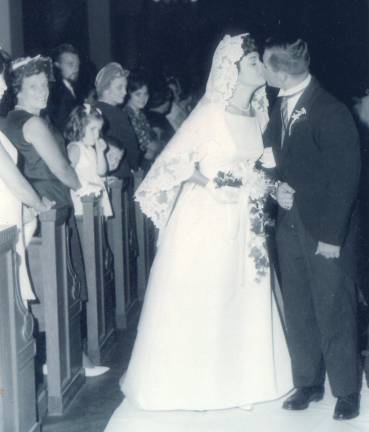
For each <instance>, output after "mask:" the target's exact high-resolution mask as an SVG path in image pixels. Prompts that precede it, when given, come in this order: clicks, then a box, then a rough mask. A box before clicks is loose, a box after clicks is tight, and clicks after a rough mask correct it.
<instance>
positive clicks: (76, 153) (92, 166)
mask: <svg viewBox="0 0 369 432" xmlns="http://www.w3.org/2000/svg"><path fill="white" fill-rule="evenodd" d="M103 124H104V120H103V117H102V113H101V111H100V110H99V109H98V108H94V107H93V106H91V105H90V104H87V103H86V104H83V105H81V106H78V107H76V108H74V110H73V111H72V112H71V115H70V116H69V120H68V123H67V126H66V128H65V133H64V135H65V138H66V140H67V141H68V142H69V144H68V146H67V151H68V157H69V160H70V161H71V164H72V166H73V168H74V169H75V170H76V173H77V175H78V179H79V181H80V183H81V185H82V187H83V188H85V190H86V193H85V194H86V195H88V194H89V193H95V194H96V193H98V194H99V193H101V194H102V198H101V199H100V201H99V203H100V206H101V212H102V214H103V215H104V216H105V217H110V216H112V215H113V212H112V208H111V205H110V199H109V195H108V192H107V190H106V187H105V183H104V177H105V175H106V173H107V170H108V163H107V160H106V156H105V151H106V149H107V145H106V142H105V141H104V140H103V139H102V138H101V137H100V132H101V129H102V127H103ZM71 198H72V201H73V206H74V213H75V215H76V216H82V215H83V205H82V201H81V195H80V194H77V193H76V192H74V191H73V190H72V191H71Z"/></svg>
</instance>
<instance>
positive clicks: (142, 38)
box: [24, 0, 369, 101]
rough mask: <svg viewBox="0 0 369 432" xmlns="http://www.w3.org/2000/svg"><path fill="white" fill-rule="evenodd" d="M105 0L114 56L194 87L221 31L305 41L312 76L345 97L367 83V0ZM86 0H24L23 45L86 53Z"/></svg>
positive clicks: (31, 48) (31, 49)
mask: <svg viewBox="0 0 369 432" xmlns="http://www.w3.org/2000/svg"><path fill="white" fill-rule="evenodd" d="M101 1H110V3H111V8H112V34H113V37H112V52H113V57H114V60H117V61H119V62H121V63H122V64H123V65H124V66H126V67H128V68H129V69H132V68H134V67H137V66H144V67H146V68H147V69H149V70H150V71H151V72H152V73H153V74H154V75H155V73H159V72H160V70H163V69H164V71H165V72H169V73H172V74H177V75H179V76H181V77H182V78H183V79H184V80H185V82H187V84H188V85H190V86H194V87H201V85H202V84H203V82H204V78H205V77H206V74H207V71H208V68H209V62H210V58H211V54H212V52H213V50H214V47H215V46H216V43H217V42H218V40H219V39H220V38H221V37H222V35H223V34H224V33H226V32H230V33H238V32H245V31H251V32H252V33H253V34H257V35H261V36H263V35H267V34H270V33H273V32H275V31H276V30H278V29H280V28H282V29H284V31H286V30H287V31H288V32H289V33H292V34H296V35H299V36H300V37H302V38H304V39H306V40H307V41H308V42H309V44H310V48H311V53H312V70H313V73H314V74H315V75H316V76H317V77H318V78H319V79H320V80H321V81H322V83H323V84H324V85H325V86H326V87H327V88H328V89H329V90H330V91H332V92H333V93H334V94H336V95H337V96H338V97H340V98H341V99H343V100H345V101H349V100H350V98H351V96H352V95H356V94H360V93H361V92H362V91H363V89H365V88H366V87H368V77H369V70H368V54H369V43H368V38H369V27H368V18H369V12H368V1H367V0H299V1H296V0H198V1H197V3H190V2H188V1H185V0H182V1H181V0H177V1H175V0H172V2H171V3H170V4H166V3H165V2H164V3H163V2H161V3H154V2H153V1H152V0H101ZM86 2H87V0H47V1H46V0H24V34H25V49H26V51H27V53H29V54H35V53H39V52H42V53H47V52H48V51H49V50H50V49H51V48H52V47H54V46H56V45H57V44H59V43H61V42H70V43H72V44H74V45H75V46H77V48H78V49H79V50H80V51H81V53H82V54H83V55H84V56H85V57H88V31H87V6H86Z"/></svg>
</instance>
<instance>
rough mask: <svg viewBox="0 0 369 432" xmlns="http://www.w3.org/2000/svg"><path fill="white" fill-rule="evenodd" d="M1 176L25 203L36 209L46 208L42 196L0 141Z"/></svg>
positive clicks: (15, 194)
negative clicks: (24, 175) (21, 171)
mask: <svg viewBox="0 0 369 432" xmlns="http://www.w3.org/2000/svg"><path fill="white" fill-rule="evenodd" d="M0 166H1V173H0V178H1V180H2V181H3V182H4V183H5V184H6V186H7V187H8V188H9V190H11V191H12V193H13V195H14V196H15V197H16V198H17V199H18V200H19V201H20V202H22V203H23V204H26V205H27V206H29V207H32V208H34V209H35V210H36V211H41V210H43V209H44V204H43V203H42V201H41V199H40V197H39V196H38V195H37V193H36V192H35V191H34V189H33V188H32V186H31V185H30V184H29V183H28V181H27V180H26V179H25V178H24V177H23V175H22V174H21V173H20V171H19V170H18V168H17V166H16V165H15V163H14V162H13V160H12V158H11V157H10V156H9V154H8V152H7V151H6V150H5V148H4V147H3V146H2V144H1V143H0Z"/></svg>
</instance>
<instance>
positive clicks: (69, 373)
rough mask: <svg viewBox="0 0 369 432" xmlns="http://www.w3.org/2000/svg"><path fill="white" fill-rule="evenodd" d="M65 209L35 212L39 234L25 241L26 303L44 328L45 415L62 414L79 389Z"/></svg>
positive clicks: (75, 285)
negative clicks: (32, 299) (33, 300)
mask: <svg viewBox="0 0 369 432" xmlns="http://www.w3.org/2000/svg"><path fill="white" fill-rule="evenodd" d="M68 217H69V209H65V210H49V211H48V212H45V213H42V214H41V215H40V222H41V237H37V238H34V239H33V240H32V242H31V244H30V245H29V247H28V258H29V266H30V273H31V278H32V282H33V285H34V289H35V292H36V295H37V297H38V299H39V301H40V304H39V305H33V306H32V313H33V314H34V315H35V316H36V318H37V320H38V323H39V327H40V329H41V330H43V331H45V334H46V358H47V372H48V373H47V393H48V413H49V415H62V414H63V413H64V411H65V409H66V407H67V406H68V405H69V403H70V402H71V400H72V399H73V398H74V396H75V395H76V394H77V392H78V391H79V390H80V389H81V387H82V385H83V383H84V381H85V377H84V370H83V367H82V341H81V309H82V307H81V301H80V298H79V295H80V292H79V290H80V285H79V279H78V277H77V275H76V273H75V271H74V268H73V264H72V262H71V259H70V245H69V228H68V225H67V221H68Z"/></svg>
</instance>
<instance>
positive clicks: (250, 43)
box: [236, 34, 260, 71]
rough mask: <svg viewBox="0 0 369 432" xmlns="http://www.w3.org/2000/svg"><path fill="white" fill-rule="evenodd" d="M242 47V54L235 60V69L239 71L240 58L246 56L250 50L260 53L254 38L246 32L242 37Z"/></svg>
mask: <svg viewBox="0 0 369 432" xmlns="http://www.w3.org/2000/svg"><path fill="white" fill-rule="evenodd" d="M242 49H243V56H242V57H241V58H240V59H239V60H238V62H236V65H237V69H238V71H240V62H241V60H242V59H243V58H244V57H246V56H247V55H248V54H250V53H252V52H257V53H259V55H260V51H259V47H258V45H257V44H256V40H255V39H254V38H253V37H252V36H250V35H249V34H246V35H245V36H243V37H242Z"/></svg>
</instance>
